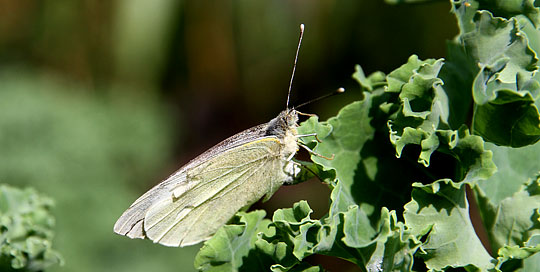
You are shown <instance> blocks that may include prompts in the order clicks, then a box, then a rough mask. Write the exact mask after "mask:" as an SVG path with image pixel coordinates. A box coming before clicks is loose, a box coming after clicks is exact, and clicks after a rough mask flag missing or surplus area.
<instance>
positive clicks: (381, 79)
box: [352, 65, 386, 92]
mask: <svg viewBox="0 0 540 272" xmlns="http://www.w3.org/2000/svg"><path fill="white" fill-rule="evenodd" d="M354 69H355V72H354V74H353V75H352V77H353V78H354V79H356V81H358V83H360V86H361V87H362V88H363V90H364V91H368V92H372V91H373V90H375V89H376V88H378V87H381V86H384V85H386V76H385V74H384V73H383V72H375V73H373V74H371V75H369V76H368V77H366V75H365V74H364V70H363V69H362V67H361V66H360V65H356V66H355V67H354Z"/></svg>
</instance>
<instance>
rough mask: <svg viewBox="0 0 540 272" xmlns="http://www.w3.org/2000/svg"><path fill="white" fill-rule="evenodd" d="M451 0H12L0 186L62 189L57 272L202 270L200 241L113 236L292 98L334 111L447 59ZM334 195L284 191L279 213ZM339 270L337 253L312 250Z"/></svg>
mask: <svg viewBox="0 0 540 272" xmlns="http://www.w3.org/2000/svg"><path fill="white" fill-rule="evenodd" d="M449 9H450V5H449V4H448V2H447V1H439V2H433V3H428V4H423V5H420V4H418V5H396V6H392V5H387V4H385V3H384V1H382V0H380V1H374V0H364V1H359V0H343V1H330V0H327V1H309V0H302V1H284V0H283V1H247V0H239V1H173V0H158V1H144V0H116V1H90V0H78V1H73V0H69V1H68V0H57V1H26V0H20V1H9V0H0V183H8V184H11V185H14V186H18V187H24V186H32V187H35V188H36V189H37V190H38V191H40V192H42V193H44V194H45V195H48V196H50V197H52V198H54V199H55V202H56V207H55V209H54V211H53V212H54V215H55V217H56V223H57V226H56V236H55V239H54V246H53V247H54V248H55V249H57V250H58V251H59V252H60V253H62V255H63V256H64V259H65V265H64V266H62V267H59V266H56V267H52V268H51V269H49V270H48V271H83V272H84V271H191V270H194V268H193V264H192V263H193V258H194V256H195V254H196V252H197V250H198V248H199V247H198V246H192V247H188V248H180V249H179V248H167V247H163V246H160V245H154V244H152V243H151V242H149V241H143V240H131V239H128V238H125V237H122V236H119V235H116V234H114V233H113V231H112V227H113V224H114V222H115V221H116V219H117V218H118V217H119V216H120V215H121V213H122V212H123V211H124V210H125V209H126V208H127V207H128V206H129V205H130V204H131V203H132V202H133V201H134V200H135V199H136V198H137V197H138V196H139V195H141V194H142V193H144V192H145V191H146V190H147V189H149V188H150V187H151V186H153V185H154V184H156V183H158V182H159V181H160V180H162V179H163V178H166V177H167V176H168V175H169V174H171V173H172V172H173V171H174V170H176V169H177V168H179V167H180V166H181V165H182V164H184V163H186V162H187V161H189V160H190V159H191V158H193V157H195V156H196V155H197V154H199V153H201V152H203V151H204V150H206V149H208V148H209V147H211V146H212V145H214V144H216V143H217V142H219V141H220V140H223V139H224V138H226V137H228V136H230V135H232V134H234V133H236V132H239V131H241V130H243V129H245V128H248V127H251V126H254V125H257V124H260V123H263V122H267V121H268V120H269V119H271V118H273V117H275V116H276V115H277V113H278V112H279V111H281V110H283V109H284V106H285V100H286V95H287V94H286V93H287V87H288V84H289V77H290V73H291V69H292V62H293V59H294V53H295V50H296V45H297V39H298V33H299V28H298V26H299V24H300V23H304V24H305V25H306V31H305V36H304V41H303V45H302V49H301V52H300V56H299V64H298V67H297V73H296V77H295V81H294V86H293V92H292V98H291V101H292V104H299V103H301V102H305V101H307V100H309V99H312V98H315V97H317V96H320V95H322V94H325V93H328V92H329V91H331V90H334V89H336V88H338V87H345V88H346V89H348V92H347V93H346V94H344V95H341V96H339V97H335V98H332V99H327V100H324V101H322V102H318V103H315V104H312V105H309V106H307V107H306V108H304V109H303V111H304V112H312V113H317V114H318V115H319V116H321V118H322V119H326V118H327V117H330V116H332V115H334V114H335V113H336V112H337V110H339V108H340V107H342V106H343V105H346V104H348V103H350V102H351V101H354V100H357V99H359V98H360V97H361V95H360V93H359V90H358V88H357V87H356V84H355V83H354V81H353V80H352V79H351V77H350V76H351V74H352V73H353V71H354V65H355V64H361V65H362V67H363V68H364V70H365V72H366V73H371V72H373V71H376V70H382V71H384V72H389V71H391V70H393V69H395V68H396V67H398V66H399V65H401V64H403V63H405V62H406V60H407V58H408V57H409V55H411V54H418V55H419V56H420V58H422V59H425V58H439V57H444V52H445V40H446V39H451V38H452V37H453V36H454V35H455V34H456V33H457V28H456V26H455V22H454V19H453V17H452V16H451V15H450V14H449ZM328 192H329V190H328V189H326V188H325V186H323V185H321V184H320V183H319V182H317V181H311V182H306V183H304V184H301V185H298V186H288V187H283V188H281V189H280V190H279V192H278V193H277V194H276V195H275V196H274V197H273V198H272V199H271V200H270V201H269V202H267V203H263V204H261V203H258V204H256V205H255V207H256V208H264V209H266V210H267V211H268V212H269V213H271V212H272V211H273V210H275V209H277V208H284V207H290V206H291V205H292V203H294V202H296V201H299V200H301V199H308V201H309V202H310V205H311V206H312V207H313V208H314V209H315V216H322V215H323V214H324V213H325V212H326V209H327V201H328ZM314 261H315V262H319V263H323V264H325V263H328V265H329V266H331V265H332V263H331V262H333V260H328V259H325V258H321V259H317V258H314Z"/></svg>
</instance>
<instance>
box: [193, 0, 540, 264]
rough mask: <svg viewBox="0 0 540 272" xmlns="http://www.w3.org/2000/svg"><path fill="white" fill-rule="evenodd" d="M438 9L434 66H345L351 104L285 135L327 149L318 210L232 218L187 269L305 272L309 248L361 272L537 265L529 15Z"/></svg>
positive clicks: (472, 6) (538, 121) (539, 212)
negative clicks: (442, 22) (441, 30)
mask: <svg viewBox="0 0 540 272" xmlns="http://www.w3.org/2000/svg"><path fill="white" fill-rule="evenodd" d="M392 2H416V1H392ZM450 2H451V4H452V12H453V13H454V14H455V16H456V18H457V22H458V25H459V27H460V33H459V35H458V36H457V37H456V38H455V39H454V40H453V41H449V42H448V55H447V58H446V59H437V60H436V59H428V60H420V59H419V58H418V57H417V56H415V55H413V56H411V57H410V58H409V60H408V62H407V63H406V64H404V65H403V66H401V67H399V68H397V69H396V70H394V71H392V72H391V73H389V74H388V75H384V74H383V73H381V72H377V73H373V74H371V75H369V76H366V75H365V74H364V72H363V71H362V69H361V68H360V67H357V71H356V73H355V74H354V75H353V77H354V78H355V79H356V80H357V81H358V83H359V85H360V89H361V90H362V95H363V99H362V100H361V101H356V102H353V103H351V104H349V105H347V106H345V107H344V108H342V109H341V110H340V111H339V113H338V114H337V116H335V117H332V118H330V119H328V120H327V121H323V122H321V121H319V120H318V119H317V118H316V117H312V118H310V119H308V120H307V121H305V122H304V123H302V125H301V126H300V127H299V132H300V133H312V132H317V135H318V138H319V139H321V140H322V142H317V141H316V140H315V139H314V138H312V139H309V138H306V139H303V140H304V141H305V144H307V145H309V146H310V147H311V148H313V149H314V151H315V152H317V153H319V154H322V155H324V156H331V155H332V154H333V155H334V159H332V160H328V159H325V158H321V157H317V156H312V157H311V159H312V161H313V162H314V164H313V165H311V168H312V169H315V171H314V172H317V173H319V175H320V177H321V179H322V180H324V181H325V182H326V183H328V185H329V186H330V187H331V189H332V192H331V195H330V199H331V204H330V208H329V211H328V214H327V215H326V216H324V217H323V218H321V219H314V218H311V216H310V214H311V212H312V210H311V208H310V206H309V205H308V203H307V202H306V201H300V202H298V203H296V204H295V205H294V206H293V207H292V208H289V209H281V210H277V211H276V212H275V213H274V215H273V217H272V220H271V221H270V220H268V219H264V213H262V212H260V211H253V212H251V213H239V214H237V217H235V219H234V220H233V223H232V224H231V225H227V226H225V227H223V228H222V229H221V230H220V231H219V232H218V233H217V234H216V235H215V236H214V237H213V238H212V239H210V240H209V241H207V242H206V243H205V245H204V247H203V248H202V249H201V251H200V252H199V255H198V257H197V259H196V262H195V266H196V267H197V268H198V269H200V270H205V271H217V270H223V269H227V270H233V271H235V270H237V271H247V270H253V269H255V268H258V269H259V270H268V269H271V270H272V271H304V270H307V269H309V270H310V271H311V270H313V271H319V270H320V269H322V268H321V267H317V266H311V265H310V264H309V263H307V262H306V261H305V259H306V257H308V256H311V255H314V254H322V255H328V256H335V257H338V258H341V259H345V260H347V261H350V262H352V263H354V264H356V265H358V266H359V267H360V269H361V271H412V270H413V265H414V269H415V270H421V271H422V270H430V271H445V270H451V269H454V268H461V269H463V270H465V271H515V270H518V269H522V271H536V270H538V269H539V267H540V265H539V263H540V260H539V259H540V255H539V254H536V253H537V252H538V251H540V243H539V242H540V198H539V193H540V177H539V176H538V174H539V173H540V167H539V163H538V160H539V159H540V150H539V148H540V143H538V140H539V139H540V118H539V117H540V114H539V112H538V108H537V106H538V96H539V89H540V83H539V82H538V81H537V80H538V79H537V78H536V75H535V72H536V70H537V69H538V67H537V61H538V59H537V58H536V54H537V53H538V52H539V51H536V48H535V47H534V46H532V47H531V46H530V45H529V40H528V37H529V36H532V35H540V32H538V30H537V29H535V28H534V27H532V26H534V25H537V23H538V21H539V17H538V15H539V14H538V11H539V9H538V7H537V6H535V4H534V3H533V2H534V1H525V0H524V1H450ZM523 29H526V31H527V33H525V32H524V31H523ZM467 188H469V189H470V190H469V189H467ZM468 192H472V193H473V195H470V196H467V193H468ZM471 199H473V200H475V201H474V202H469V201H470V200H471ZM471 209H475V210H477V211H478V213H479V214H480V217H481V220H482V225H483V226H480V227H478V226H475V225H474V224H473V220H472V219H471V216H470V210H471ZM482 229H485V232H486V234H487V237H488V241H487V242H486V244H483V242H482V241H481V240H480V238H479V237H478V236H477V233H478V232H482ZM486 248H487V249H486Z"/></svg>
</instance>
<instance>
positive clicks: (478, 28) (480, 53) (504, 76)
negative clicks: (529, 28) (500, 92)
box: [459, 11, 538, 105]
mask: <svg viewBox="0 0 540 272" xmlns="http://www.w3.org/2000/svg"><path fill="white" fill-rule="evenodd" d="M473 22H474V24H475V29H474V31H471V32H467V33H464V34H462V35H461V36H460V37H459V38H460V41H461V42H462V43H463V46H464V48H465V51H466V52H467V53H468V54H469V56H470V57H471V58H472V59H474V60H475V61H476V62H477V63H478V67H479V68H480V72H479V73H478V75H489V76H488V77H485V76H482V77H477V81H481V80H480V79H481V78H482V79H484V83H486V81H487V80H489V81H494V80H495V79H497V80H500V81H502V82H503V83H513V82H515V81H516V75H517V73H518V72H520V73H522V74H524V75H529V76H530V75H532V72H533V71H535V70H536V69H537V68H538V67H537V66H536V64H537V62H538V59H537V58H536V56H535V53H534V51H532V50H531V48H529V46H528V44H527V38H526V35H524V33H522V32H521V31H520V29H519V25H518V23H517V21H516V20H514V19H510V20H506V19H504V18H500V17H493V16H492V15H491V13H490V12H487V11H479V12H478V13H476V14H475V16H474V18H473ZM484 70H485V71H484ZM475 86H477V84H475ZM473 96H474V100H475V102H476V103H477V104H480V105H481V104H484V103H486V102H487V101H489V100H491V99H493V98H494V94H493V90H486V89H483V88H478V87H476V88H475V89H473Z"/></svg>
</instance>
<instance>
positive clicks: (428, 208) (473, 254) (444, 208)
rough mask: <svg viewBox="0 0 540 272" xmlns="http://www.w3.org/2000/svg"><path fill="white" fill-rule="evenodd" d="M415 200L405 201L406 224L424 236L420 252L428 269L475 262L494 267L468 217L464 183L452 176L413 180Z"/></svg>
mask: <svg viewBox="0 0 540 272" xmlns="http://www.w3.org/2000/svg"><path fill="white" fill-rule="evenodd" d="M414 186H415V187H416V188H415V189H414V190H413V193H412V201H411V202H409V203H408V204H407V205H405V212H404V213H403V216H404V217H405V224H406V225H407V226H408V227H409V228H410V231H411V232H412V233H413V234H415V235H417V236H419V237H424V238H423V239H425V241H426V242H424V243H423V244H422V245H421V247H420V250H421V251H422V253H421V254H420V255H419V256H420V257H422V258H423V259H424V261H425V263H426V266H427V268H428V269H434V270H437V271H440V270H443V269H445V268H446V267H466V266H474V267H476V268H478V269H481V270H483V271H485V270H487V269H490V268H492V267H493V264H492V263H491V262H492V258H491V257H490V256H489V254H488V252H487V251H486V250H485V249H484V247H483V246H482V243H481V242H480V240H479V239H478V237H477V236H476V233H475V231H474V228H473V225H472V223H471V220H470V218H469V204H468V202H467V198H466V197H465V186H464V185H463V184H457V183H454V182H452V181H451V180H447V179H445V180H438V181H436V182H434V183H432V184H429V185H422V184H418V183H416V184H414Z"/></svg>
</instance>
